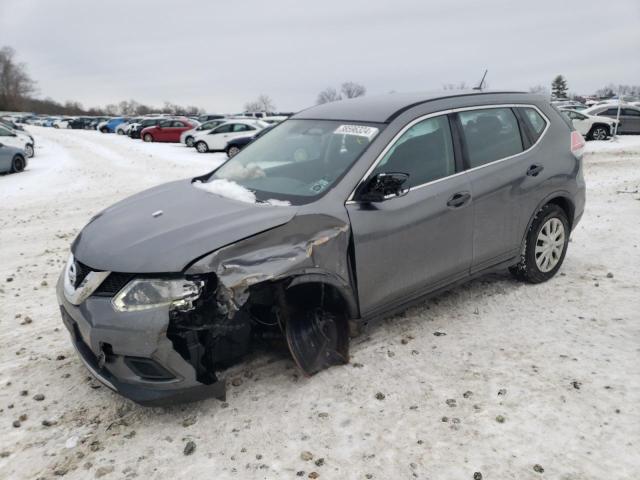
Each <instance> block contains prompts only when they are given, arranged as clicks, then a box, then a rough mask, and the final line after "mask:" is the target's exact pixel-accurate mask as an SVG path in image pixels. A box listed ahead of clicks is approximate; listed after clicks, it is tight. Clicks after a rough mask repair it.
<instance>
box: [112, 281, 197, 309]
mask: <svg viewBox="0 0 640 480" xmlns="http://www.w3.org/2000/svg"><path fill="white" fill-rule="evenodd" d="M201 291H202V282H192V281H191V280H187V279H166V280H164V279H151V278H149V279H146V278H140V279H137V280H132V281H131V282H129V283H128V284H127V285H126V286H125V287H124V288H123V289H122V290H121V291H120V292H119V293H118V294H117V295H116V296H115V297H114V298H113V301H112V303H113V307H114V308H115V309H116V310H118V311H119V312H137V311H140V310H147V309H150V308H157V307H164V306H167V305H170V306H172V307H173V308H176V309H179V310H190V309H192V308H193V305H192V302H193V301H194V300H197V299H198V297H199V296H200V293H201Z"/></svg>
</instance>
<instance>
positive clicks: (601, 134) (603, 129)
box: [587, 125, 610, 140]
mask: <svg viewBox="0 0 640 480" xmlns="http://www.w3.org/2000/svg"><path fill="white" fill-rule="evenodd" d="M609 135H610V131H609V127H607V126H606V125H594V126H593V127H591V130H589V133H588V135H587V138H588V139H589V140H606V139H607V137H609Z"/></svg>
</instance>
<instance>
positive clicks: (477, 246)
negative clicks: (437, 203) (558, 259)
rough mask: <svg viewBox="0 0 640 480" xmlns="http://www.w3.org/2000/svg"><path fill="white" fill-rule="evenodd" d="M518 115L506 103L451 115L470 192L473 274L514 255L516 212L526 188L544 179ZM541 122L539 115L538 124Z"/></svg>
mask: <svg viewBox="0 0 640 480" xmlns="http://www.w3.org/2000/svg"><path fill="white" fill-rule="evenodd" d="M519 117H520V116H516V112H515V110H514V109H513V108H511V107H508V106H507V107H489V106H487V107H482V108H475V109H470V110H467V111H462V112H458V113H457V114H456V123H457V125H458V127H459V130H460V132H461V137H462V141H463V150H464V158H465V167H466V169H467V174H468V176H469V181H470V183H471V192H472V195H473V210H474V220H473V225H474V228H473V262H472V268H471V271H472V273H473V272H476V271H479V270H482V269H484V268H486V267H489V266H491V265H494V264H497V263H499V262H501V261H504V260H507V259H509V258H511V257H513V256H515V255H517V253H518V251H519V249H520V242H521V240H522V234H523V232H522V231H521V230H522V227H521V224H522V223H523V221H524V220H523V219H521V218H520V212H521V211H528V208H526V207H527V205H528V204H529V203H530V198H529V196H528V192H529V191H531V190H535V189H536V186H537V185H538V184H539V183H540V182H541V181H542V179H543V178H544V175H543V174H542V170H543V169H544V166H543V165H542V164H541V162H540V160H539V159H537V158H535V156H534V155H533V154H532V153H526V152H524V150H525V146H527V147H528V146H530V144H532V143H534V142H533V139H531V138H530V137H531V136H533V135H527V134H526V132H524V125H523V126H521V125H520V124H521V123H524V117H520V118H519ZM541 118H542V117H541ZM545 125H546V124H545V123H544V120H543V123H542V129H544V128H546V126H545ZM523 207H524V208H523ZM532 208H533V207H532Z"/></svg>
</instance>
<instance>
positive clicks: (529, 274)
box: [509, 203, 571, 283]
mask: <svg viewBox="0 0 640 480" xmlns="http://www.w3.org/2000/svg"><path fill="white" fill-rule="evenodd" d="M552 219H557V220H559V221H560V222H561V223H562V227H563V229H564V230H563V234H564V238H563V242H562V252H561V253H560V254H559V255H557V256H555V257H554V260H553V261H555V262H557V263H555V265H554V266H553V268H551V269H549V270H547V271H545V270H543V269H541V268H540V266H539V265H538V261H537V260H536V258H537V257H539V255H540V252H537V251H536V247H539V248H543V245H541V242H543V240H541V239H540V232H541V231H542V229H543V227H545V225H547V222H550V221H552ZM570 233H571V229H570V226H569V219H568V218H567V214H566V212H565V211H564V210H563V209H562V208H561V207H559V206H558V205H555V204H553V203H548V204H547V205H545V206H544V207H542V208H541V209H540V210H539V211H538V213H536V216H535V217H534V219H533V222H531V226H530V227H529V231H528V232H527V238H526V241H525V248H524V252H523V253H522V257H521V259H520V262H519V263H518V264H517V265H514V266H512V267H510V268H509V271H510V272H511V274H512V275H513V276H514V277H516V278H517V279H518V280H522V281H525V282H529V283H542V282H546V281H547V280H549V279H550V278H551V277H553V276H554V275H555V274H556V273H557V272H558V270H559V269H560V267H561V266H562V262H563V261H564V257H565V255H566V253H567V246H568V244H569V234H570Z"/></svg>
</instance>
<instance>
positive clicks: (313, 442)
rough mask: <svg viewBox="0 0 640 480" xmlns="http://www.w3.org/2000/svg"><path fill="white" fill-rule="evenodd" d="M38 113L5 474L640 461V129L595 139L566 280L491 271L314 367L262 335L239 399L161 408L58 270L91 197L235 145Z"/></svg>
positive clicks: (8, 309)
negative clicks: (120, 380) (336, 361)
mask: <svg viewBox="0 0 640 480" xmlns="http://www.w3.org/2000/svg"><path fill="white" fill-rule="evenodd" d="M30 129H31V130H32V131H33V133H34V134H35V136H36V141H37V144H38V148H37V156H36V157H35V158H34V159H33V160H32V162H31V163H30V165H29V168H28V170H27V171H25V172H24V173H22V174H18V175H4V176H0V205H2V210H1V211H2V213H1V214H0V238H1V240H2V250H1V251H0V386H1V387H2V388H1V389H0V478H2V479H32V478H55V477H58V476H64V478H74V479H75V478H94V477H96V478H98V477H103V478H107V479H111V478H113V479H120V478H143V479H148V478H161V479H165V478H216V479H227V478H231V479H234V478H235V479H253V478H256V479H257V478H261V479H262V478H268V479H272V478H278V479H280V478H297V475H300V476H302V477H303V478H307V477H309V478H314V475H313V474H312V472H316V474H317V475H319V477H318V478H321V479H322V478H327V479H352V478H353V479H364V478H374V479H404V478H423V479H425V478H429V479H453V478H456V479H472V478H474V473H475V472H481V474H482V478H484V479H499V480H504V479H518V480H521V479H538V478H540V479H542V478H553V479H562V480H577V479H580V480H585V479H605V478H606V479H627V478H633V477H634V476H635V475H637V472H638V471H639V470H640V456H639V455H638V450H639V449H640V347H639V345H640V279H639V278H638V274H637V270H638V267H639V266H640V249H639V247H638V244H639V243H640V240H639V239H638V236H639V234H640V201H639V200H640V193H638V190H639V187H640V137H622V138H621V139H620V140H619V142H617V143H604V142H601V143H595V142H589V143H588V144H587V147H586V149H587V152H588V153H587V154H586V156H585V177H586V180H587V185H588V194H587V195H588V204H587V210H586V212H585V215H584V218H583V220H582V221H581V223H580V224H579V225H578V227H577V229H576V230H575V232H574V233H573V235H572V241H571V243H570V247H569V251H568V254H567V257H566V260H565V263H564V266H563V268H562V270H561V273H560V275H558V276H557V277H556V278H555V279H553V280H552V281H550V282H547V283H545V284H542V285H535V286H532V285H523V284H520V283H517V282H515V281H514V280H512V279H511V278H510V277H509V276H508V275H506V274H504V275H502V274H501V275H492V276H490V277H487V278H483V279H480V280H476V281H474V282H471V283H469V284H467V285H464V286H462V287H458V288H455V289H452V290H451V291H449V292H447V293H445V294H442V295H440V296H438V297H436V298H433V299H432V300H430V301H428V302H426V303H424V304H423V305H420V306H418V307H414V308H412V309H410V310H408V311H406V312H404V313H403V314H401V315H397V316H395V317H393V318H388V319H386V320H384V321H382V322H380V323H378V324H377V325H374V326H372V327H371V328H370V329H369V331H367V332H366V334H364V335H362V336H360V337H359V338H357V339H355V340H354V342H353V344H352V350H351V352H352V358H351V363H350V364H349V365H346V366H342V367H334V368H331V369H329V370H327V371H324V372H321V373H320V374H318V375H316V376H314V377H313V378H310V379H307V378H304V377H302V376H301V375H300V374H299V373H298V372H297V370H296V368H295V367H294V365H293V363H292V362H291V361H290V360H289V359H287V358H284V357H281V356H278V355H276V354H273V355H268V356H265V355H262V356H258V357H257V358H255V359H253V360H252V361H250V362H248V363H247V364H245V365H243V366H242V367H240V368H239V369H237V370H235V371H234V373H233V375H232V379H233V384H232V385H231V384H230V385H229V392H228V402H227V403H222V402H219V401H217V400H214V399H211V400H205V401H201V402H198V403H194V404H189V405H181V406H176V407H171V408H155V409H148V408H143V407H139V406H137V405H135V404H133V403H131V402H129V401H127V400H125V399H123V398H121V397H120V396H118V395H117V394H114V393H112V392H111V391H109V390H108V389H106V388H105V387H101V386H100V384H99V383H97V382H96V381H95V380H93V379H92V378H91V376H90V375H89V373H88V372H87V370H86V369H85V368H84V367H83V366H82V365H81V363H80V361H79V360H78V359H77V357H76V355H75V353H74V351H73V349H72V347H71V343H70V341H69V338H68V334H67V332H66V330H65V328H64V327H63V325H62V323H61V321H60V315H59V312H58V307H57V304H56V299H55V293H54V284H55V281H56V278H57V276H58V274H59V271H60V269H61V266H62V264H63V262H64V260H65V258H66V256H67V253H68V249H69V245H70V243H71V241H72V240H73V238H74V237H75V235H76V234H77V233H78V231H79V229H80V228H82V226H83V225H84V224H85V223H86V222H87V221H88V220H89V218H91V216H92V215H94V214H95V213H97V212H99V211H100V210H101V209H103V208H105V207H106V206H108V205H110V204H111V203H113V202H115V201H117V200H119V199H121V198H123V197H125V196H127V195H129V194H132V193H134V192H137V191H139V190H141V189H143V188H147V187H150V186H152V185H156V184H159V183H162V182H165V181H168V180H173V179H176V178H183V177H188V176H195V175H198V174H202V173H205V172H207V171H209V170H210V169H212V168H213V167H214V166H215V165H217V164H218V163H219V162H221V161H222V159H223V158H224V157H223V156H222V155H216V154H209V155H200V154H197V153H196V152H194V151H193V150H191V149H187V148H185V147H182V146H180V145H162V144H150V145H149V144H144V143H143V142H140V141H132V140H130V139H128V138H124V137H117V136H115V135H102V134H99V133H97V132H85V131H64V130H53V129H44V128H35V127H32V128H30ZM229 383H231V382H229ZM380 394H382V395H380ZM38 395H43V396H44V398H42V397H40V396H38ZM190 441H191V442H194V444H195V451H193V452H192V453H191V454H190V455H188V456H187V455H185V453H184V449H185V446H186V445H187V444H188V442H190ZM300 472H302V473H300Z"/></svg>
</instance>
